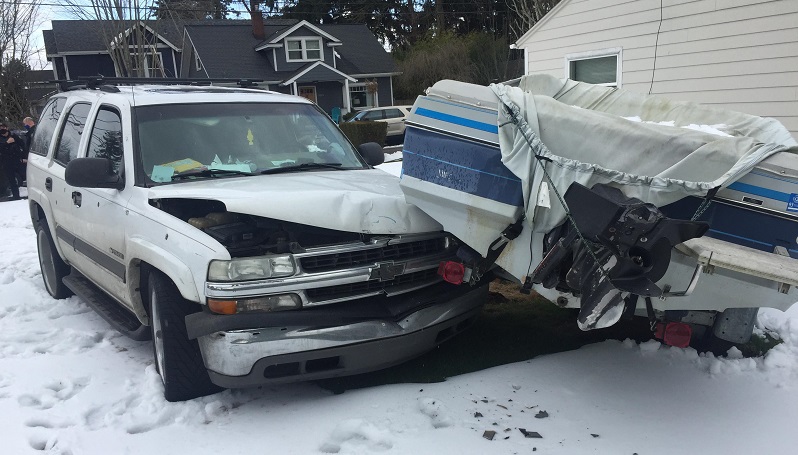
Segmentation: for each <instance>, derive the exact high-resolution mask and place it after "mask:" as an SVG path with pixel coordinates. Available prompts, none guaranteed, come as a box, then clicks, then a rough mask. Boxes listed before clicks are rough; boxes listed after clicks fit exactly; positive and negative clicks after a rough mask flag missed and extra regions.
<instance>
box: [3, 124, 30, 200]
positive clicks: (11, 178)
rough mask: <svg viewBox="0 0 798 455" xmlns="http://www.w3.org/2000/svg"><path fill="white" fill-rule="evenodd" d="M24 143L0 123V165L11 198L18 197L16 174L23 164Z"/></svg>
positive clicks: (6, 126)
mask: <svg viewBox="0 0 798 455" xmlns="http://www.w3.org/2000/svg"><path fill="white" fill-rule="evenodd" d="M24 153H25V144H24V142H23V140H22V139H21V138H20V137H19V136H17V135H16V134H11V131H9V130H8V125H6V124H5V123H0V166H2V167H3V172H5V174H6V180H7V182H8V186H9V187H11V200H17V199H19V184H20V183H21V182H19V181H18V180H17V178H18V174H19V173H20V171H21V168H22V166H23V164H24V163H23V161H22V160H23V157H24V156H25V155H24Z"/></svg>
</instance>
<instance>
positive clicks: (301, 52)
mask: <svg viewBox="0 0 798 455" xmlns="http://www.w3.org/2000/svg"><path fill="white" fill-rule="evenodd" d="M285 52H286V60H287V61H289V62H310V61H314V60H322V58H323V57H322V53H321V38H287V39H286V40H285Z"/></svg>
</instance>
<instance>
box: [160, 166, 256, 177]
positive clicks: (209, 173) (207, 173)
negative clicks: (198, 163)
mask: <svg viewBox="0 0 798 455" xmlns="http://www.w3.org/2000/svg"><path fill="white" fill-rule="evenodd" d="M220 175H255V174H253V173H251V172H244V171H237V170H233V169H199V170H198V169H189V170H187V171H183V172H179V173H177V174H174V175H173V176H172V180H177V179H185V178H189V177H218V176H220Z"/></svg>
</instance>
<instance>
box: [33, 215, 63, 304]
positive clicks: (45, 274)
mask: <svg viewBox="0 0 798 455" xmlns="http://www.w3.org/2000/svg"><path fill="white" fill-rule="evenodd" d="M37 244H38V245H37V246H38V247H39V266H40V267H41V269H42V278H43V279H44V287H45V288H47V292H49V293H50V295H53V296H54V295H55V290H56V288H57V287H58V283H56V281H55V280H56V274H55V259H54V258H53V251H52V250H51V249H50V242H49V239H48V238H47V233H46V232H44V229H40V230H39V235H38V237H37Z"/></svg>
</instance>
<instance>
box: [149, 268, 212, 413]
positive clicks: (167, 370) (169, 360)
mask: <svg viewBox="0 0 798 455" xmlns="http://www.w3.org/2000/svg"><path fill="white" fill-rule="evenodd" d="M148 300H149V305H150V329H151V330H152V341H153V343H152V344H153V353H154V357H155V365H156V368H157V369H158V373H159V374H160V375H161V380H162V381H163V387H164V397H165V398H166V400H167V401H184V400H190V399H192V398H197V397H201V396H205V395H210V394H212V393H216V392H219V391H221V390H222V389H221V388H220V387H218V386H216V385H214V384H213V383H212V382H211V380H210V378H209V376H208V370H206V369H205V364H204V363H203V361H202V354H201V353H200V349H199V343H198V342H197V340H189V339H188V334H187V332H186V323H185V317H186V315H188V314H191V313H193V312H196V311H197V310H198V308H197V304H195V303H193V302H190V301H187V300H185V299H184V298H183V297H182V296H181V295H180V292H179V291H178V290H177V287H176V286H175V285H174V283H172V281H171V280H170V279H169V278H168V277H166V275H164V274H163V273H161V272H158V271H153V272H152V273H151V274H150V276H149V280H148Z"/></svg>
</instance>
